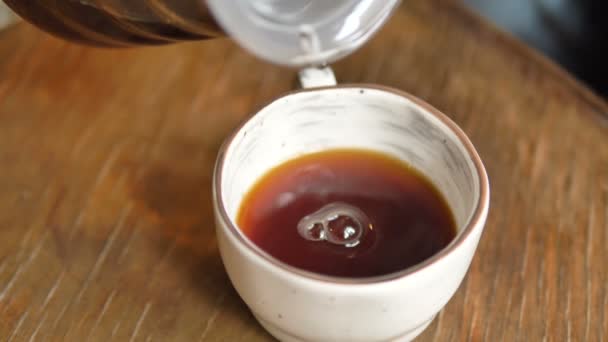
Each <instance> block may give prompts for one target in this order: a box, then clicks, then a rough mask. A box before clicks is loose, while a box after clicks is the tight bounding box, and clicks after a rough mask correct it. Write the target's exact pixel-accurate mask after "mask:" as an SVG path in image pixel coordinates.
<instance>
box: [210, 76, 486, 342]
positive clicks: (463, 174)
mask: <svg viewBox="0 0 608 342" xmlns="http://www.w3.org/2000/svg"><path fill="white" fill-rule="evenodd" d="M336 148H359V149H367V150H373V151H376V152H381V153H383V154H387V155H390V156H393V157H396V158H398V159H400V160H402V161H405V162H406V163H407V164H409V165H411V166H412V167H414V168H415V169H417V170H418V171H420V172H421V173H422V174H424V175H425V176H426V177H427V178H428V179H429V180H430V181H431V182H432V183H433V184H434V185H435V187H436V188H437V189H438V190H439V191H440V192H441V194H442V195H443V197H444V198H445V199H446V201H447V204H448V205H449V207H450V209H451V211H452V213H453V215H454V219H455V221H456V227H457V235H456V237H455V238H454V240H453V241H452V242H451V243H450V244H449V245H448V246H447V247H446V248H444V249H443V250H442V251H440V252H438V253H437V254H435V255H434V256H432V257H431V258H429V259H427V260H426V261H424V262H422V263H420V264H418V265H416V266H413V267H411V268H408V269H405V270H402V271H399V272H396V273H391V274H387V275H383V276H378V277H371V278H356V279H355V278H352V279H351V278H338V277H331V276H326V275H321V274H316V273H311V272H308V271H304V270H300V269H297V268H295V267H292V266H290V265H287V264H285V263H283V262H281V261H279V260H276V259H274V258H273V257H271V256H270V255H268V254H267V253H265V252H264V251H263V250H261V249H259V248H258V247H257V246H255V245H254V244H253V243H252V242H251V241H250V240H249V239H248V238H247V237H246V236H245V235H244V234H243V233H242V232H240V231H239V229H238V227H237V224H236V218H237V213H238V210H239V207H240V205H241V201H242V200H243V198H244V196H245V195H246V193H247V192H248V191H249V189H250V188H251V187H252V186H253V185H254V183H255V182H256V181H257V180H258V179H260V178H261V177H262V176H263V175H264V174H265V173H266V172H268V171H269V170H270V169H272V168H273V167H276V166H278V165H280V164H282V163H283V162H285V161H287V160H290V159H293V158H296V157H298V156H301V155H304V154H308V153H313V152H319V151H323V150H329V149H336ZM488 198H489V189H488V180H487V176H486V174H485V170H484V168H483V165H482V163H481V160H480V159H479V157H478V155H477V153H476V152H475V150H474V148H473V146H472V144H471V143H470V142H469V140H468V139H467V137H466V136H465V135H464V133H463V132H462V131H461V130H460V129H459V128H458V127H457V126H456V125H455V124H454V123H453V122H452V121H451V120H449V119H448V118H447V117H446V116H444V115H443V114H441V113H439V112H438V111H436V110H435V109H433V108H432V107H430V106H429V105H427V104H425V103H423V102H422V101H420V100H417V99H415V98H414V97H412V96H410V95H408V94H405V93H402V92H399V91H397V90H392V89H390V88H383V87H374V86H348V85H347V86H338V87H330V88H319V89H310V90H302V91H299V92H295V93H292V94H289V95H286V96H283V97H281V98H279V99H277V100H275V101H274V102H272V103H271V104H269V105H268V106H266V107H264V108H263V109H262V110H260V111H259V112H258V113H257V114H256V115H255V116H253V117H251V118H250V119H249V120H248V121H247V122H246V123H245V124H244V125H243V126H242V127H241V128H240V129H239V130H238V131H237V132H236V133H235V134H234V135H233V136H232V137H231V138H230V139H229V140H228V141H227V142H226V144H225V145H224V147H223V148H222V151H221V152H220V156H219V159H218V164H217V166H216V174H215V182H214V202H215V206H216V218H217V234H218V240H219V245H220V252H221V255H222V259H223V261H224V265H225V267H226V270H227V272H228V275H229V276H230V279H231V281H232V283H233V285H234V286H235V288H236V290H237V292H238V293H239V295H240V296H241V297H242V298H243V300H244V301H245V302H246V303H247V305H248V306H249V307H250V309H251V310H252V311H253V313H254V315H255V316H256V318H257V319H258V320H259V321H260V322H261V323H262V324H263V325H264V326H265V327H266V328H267V330H269V331H270V332H271V333H272V334H273V335H275V337H279V338H280V339H282V340H293V341H298V340H326V341H330V340H335V341H339V340H351V341H357V340H361V341H363V340H367V341H368V340H389V339H391V340H395V339H400V340H409V339H411V338H413V337H415V336H416V335H418V334H419V333H420V332H421V331H422V330H423V329H424V328H425V327H426V326H427V325H428V324H429V323H430V321H431V320H432V319H433V317H434V316H435V315H436V313H437V312H438V311H439V310H440V309H441V308H442V307H443V306H444V305H445V304H446V303H447V301H448V300H449V298H450V297H451V296H452V295H453V293H454V292H455V291H456V289H457V288H458V286H459V284H460V282H461V281H462V278H463V277H464V275H465V274H466V271H467V269H468V267H469V264H470V261H471V258H472V256H473V253H474V251H475V249H476V246H477V243H478V241H479V237H480V235H481V232H482V230H483V225H484V223H485V217H486V215H487V209H488ZM294 291H295V292H294ZM425 296H429V297H427V298H424V297H425ZM327 297H331V298H334V300H335V298H342V301H334V302H333V304H332V303H329V304H328V303H326V302H325V301H324V300H325V299H327ZM395 305H400V307H395V308H394V309H393V310H390V309H388V308H391V307H393V306H395ZM357 308H361V309H363V310H364V311H365V312H363V313H362V312H358V311H356V310H357ZM376 308H378V310H377V312H376ZM332 315H333V316H332ZM340 315H342V316H340ZM278 317H280V319H278ZM302 322H304V323H302ZM358 322H360V323H361V324H360V323H358ZM358 325H360V327H359V326H358Z"/></svg>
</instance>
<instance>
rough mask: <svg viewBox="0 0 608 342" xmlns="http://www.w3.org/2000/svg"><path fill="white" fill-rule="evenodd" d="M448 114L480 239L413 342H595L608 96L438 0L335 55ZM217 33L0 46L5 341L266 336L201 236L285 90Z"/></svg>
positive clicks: (600, 302)
mask: <svg viewBox="0 0 608 342" xmlns="http://www.w3.org/2000/svg"><path fill="white" fill-rule="evenodd" d="M335 71H336V74H337V76H338V78H339V79H340V81H342V82H373V83H379V84H385V85H389V86H392V87H396V88H400V89H404V90H406V91H409V92H411V93H413V94H415V95H417V96H419V97H421V98H423V99H425V100H427V101H428V102H430V103H431V104H433V105H435V106H436V107H438V108H439V109H440V110H442V111H444V112H445V113H447V114H448V115H449V116H451V117H452V118H453V119H454V120H455V121H456V122H457V123H459V124H460V125H461V126H462V127H463V129H464V130H465V131H466V132H467V134H469V136H470V137H471V139H472V141H473V142H474V144H475V145H476V146H477V148H478V150H479V152H480V154H481V156H482V158H483V160H484V162H485V165H486V167H487V169H488V172H489V175H490V179H491V184H492V200H491V210H490V216H489V219H488V223H487V229H486V231H485V234H484V236H483V237H482V241H481V243H480V246H479V249H478V252H477V254H476V257H475V259H474V260H473V263H472V265H471V269H470V271H469V274H468V276H467V278H466V279H465V281H464V283H463V284H462V286H461V287H460V289H459V291H458V292H457V294H456V295H455V297H454V298H453V299H452V300H451V302H450V303H449V304H448V306H447V307H446V309H445V310H444V311H443V312H442V313H441V314H440V315H439V317H438V319H436V320H435V322H434V323H433V324H432V325H431V326H430V328H429V329H428V330H427V331H426V332H424V334H423V335H422V336H421V338H420V340H421V341H432V340H435V341H465V340H472V341H503V340H504V341H542V340H546V341H564V340H572V341H602V339H604V340H607V341H608V266H607V263H608V127H607V125H606V120H605V119H606V116H603V115H606V113H608V105H607V104H606V102H604V101H603V100H601V99H600V98H598V97H596V96H595V95H593V94H592V93H591V92H590V91H588V90H586V89H585V88H584V87H582V86H581V85H580V84H578V83H577V82H576V81H574V80H573V79H572V78H571V77H569V76H568V75H566V74H565V73H564V72H563V71H561V70H560V69H559V68H557V67H556V66H555V65H553V64H551V63H550V62H549V61H547V60H546V59H544V58H542V57H540V56H539V55H537V54H535V53H533V52H532V51H530V50H528V49H527V48H525V47H523V46H522V45H521V44H519V43H517V42H515V41H514V40H512V39H511V38H509V37H507V36H505V35H504V34H502V33H500V32H497V31H496V30H495V29H494V28H492V27H491V26H490V25H489V24H488V23H486V22H483V21H482V20H480V19H479V18H477V17H475V16H473V15H471V14H470V13H469V12H468V11H467V10H465V9H463V8H462V6H461V5H459V4H457V3H456V2H454V1H450V0H409V1H405V2H404V6H403V8H402V9H401V10H399V11H398V13H396V15H395V17H394V18H393V19H392V21H391V22H390V23H389V24H388V25H387V26H386V28H385V29H383V31H382V32H381V33H380V34H379V35H378V36H377V37H376V38H374V40H373V41H372V42H370V43H369V44H368V45H366V46H365V48H363V49H362V50H361V51H359V52H357V53H356V54H354V55H353V56H351V57H349V58H347V59H345V60H344V61H342V62H340V63H337V64H336V66H335ZM294 81H295V75H294V73H293V72H292V71H289V70H285V69H281V68H278V67H274V66H271V65H268V64H266V63H263V62H261V61H259V60H256V59H254V58H252V57H250V56H248V55H247V54H245V53H243V52H242V51H241V50H240V49H239V48H237V47H236V46H235V45H234V44H232V43H230V42H228V41H210V42H203V43H193V44H182V45H174V46H167V47H160V48H142V49H130V50H97V49H93V48H86V47H82V46H76V45H72V44H70V43H66V42H62V41H59V40H57V39H54V38H51V37H50V36H48V35H45V34H42V33H40V32H38V31H36V30H34V29H33V28H31V27H29V26H27V25H21V26H19V27H17V28H15V29H13V30H11V31H9V32H5V33H2V34H1V37H0V163H1V164H0V340H3V341H5V340H8V341H24V340H25V341H28V340H29V341H32V340H38V341H85V340H89V339H90V340H95V341H108V340H110V339H112V340H116V341H198V340H202V341H219V340H223V341H266V340H269V339H270V337H269V335H267V334H266V333H265V332H264V331H263V330H262V328H260V326H259V325H257V324H256V322H255V321H254V319H253V318H252V316H251V315H250V313H249V312H248V310H247V308H246V307H245V305H244V304H243V303H242V302H241V300H240V299H239V297H238V296H237V294H236V293H235V291H234V290H233V289H232V287H231V286H230V283H229V281H228V278H227V276H226V274H225V273H224V270H223V268H222V264H221V261H220V258H219V256H218V251H217V244H216V240H215V236H214V232H213V220H212V212H211V204H210V182H211V176H212V166H213V162H214V159H215V154H216V151H217V149H218V146H219V145H220V143H221V141H222V140H223V139H224V137H226V135H227V134H228V133H229V132H230V131H231V130H232V129H233V128H234V127H235V125H237V124H238V123H239V122H240V121H241V120H243V118H244V117H246V116H247V115H248V114H249V113H251V112H252V111H254V110H255V109H256V108H259V106H261V105H262V104H264V103H265V102H267V101H269V100H270V99H272V98H275V97H277V96H278V95H280V94H281V93H283V92H285V91H287V90H289V89H291V88H292V87H293V86H294Z"/></svg>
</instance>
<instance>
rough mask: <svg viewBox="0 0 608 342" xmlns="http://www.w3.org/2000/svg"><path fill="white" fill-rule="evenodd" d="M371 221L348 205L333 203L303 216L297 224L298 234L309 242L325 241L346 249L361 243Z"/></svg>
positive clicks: (358, 210) (355, 208) (361, 212)
mask: <svg viewBox="0 0 608 342" xmlns="http://www.w3.org/2000/svg"><path fill="white" fill-rule="evenodd" d="M369 229H371V221H370V219H369V218H368V217H367V215H365V213H364V212H363V211H362V210H361V209H359V208H357V207H355V206H352V205H350V204H347V203H343V202H333V203H330V204H327V205H325V206H323V207H322V208H321V209H319V210H317V211H315V212H313V213H311V214H308V215H306V216H304V217H303V218H302V219H301V220H300V222H298V233H299V234H300V236H302V237H303V238H304V239H306V240H309V241H326V242H329V243H332V244H335V245H341V246H344V247H347V248H351V247H355V246H357V245H359V243H361V240H362V239H363V238H364V235H365V233H366V230H369Z"/></svg>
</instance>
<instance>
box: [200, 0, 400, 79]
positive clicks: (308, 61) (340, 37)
mask: <svg viewBox="0 0 608 342" xmlns="http://www.w3.org/2000/svg"><path fill="white" fill-rule="evenodd" d="M398 3H399V0H208V1H207V4H208V6H209V9H210V10H211V11H212V13H213V15H214V17H215V18H216V20H217V21H218V23H219V24H220V26H222V28H223V29H224V30H225V31H226V32H227V33H228V34H229V35H230V36H231V37H232V38H233V39H234V40H235V41H236V42H237V43H239V44H240V45H241V46H243V47H244V48H245V49H247V50H249V51H250V52H251V53H253V54H254V55H256V56H258V57H260V58H262V59H265V60H268V61H270V62H272V63H275V64H280V65H286V66H291V67H299V68H301V67H307V66H319V65H323V64H326V63H331V62H333V61H335V60H337V59H339V58H341V57H344V56H345V55H347V54H349V53H351V52H353V51H354V50H355V49H357V48H358V47H359V46H361V45H362V44H363V43H365V42H366V41H367V40H368V39H369V38H370V37H371V36H372V35H373V34H374V33H375V32H376V31H377V30H378V29H379V28H380V27H381V26H382V24H384V22H385V21H386V20H387V18H388V17H389V16H390V14H391V13H392V10H393V9H394V8H395V7H396V5H397V4H398Z"/></svg>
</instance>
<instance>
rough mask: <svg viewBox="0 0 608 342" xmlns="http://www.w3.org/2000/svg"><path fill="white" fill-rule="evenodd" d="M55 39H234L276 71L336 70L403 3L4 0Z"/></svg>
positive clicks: (110, 43)
mask: <svg viewBox="0 0 608 342" xmlns="http://www.w3.org/2000/svg"><path fill="white" fill-rule="evenodd" d="M4 1H5V2H6V4H8V5H9V6H10V7H11V8H12V9H13V10H14V11H15V12H16V13H18V14H19V15H20V16H21V17H23V18H24V19H25V20H27V21H29V22H31V23H32V24H34V25H36V26H38V27H39V28H41V29H43V30H45V31H47V32H49V33H52V34H54V35H56V36H59V37H62V38H65V39H69V40H72V41H75V42H79V43H84V44H92V45H96V46H105V47H127V46H137V45H155V44H167V43H173V42H179V41H188V40H201V39H209V38H214V37H218V36H223V35H228V36H230V37H231V38H233V39H234V40H235V41H236V42H237V43H239V44H240V45H241V46H243V47H244V48H245V49H247V50H249V51H250V52H251V53H253V54H255V55H257V56H258V57H261V58H263V59H266V60H268V61H270V62H272V63H275V64H282V65H288V66H294V67H305V66H311V65H320V64H325V63H330V62H332V61H334V60H336V59H339V58H340V57H343V56H344V55H347V54H348V53H350V52H352V51H354V50H355V49H356V48H357V47H359V46H360V45H361V44H363V43H364V42H365V41H367V40H368V39H369V37H370V36H371V35H372V34H373V33H374V32H376V31H377V30H378V28H379V27H381V26H382V24H383V23H384V22H385V21H386V19H387V18H388V16H389V15H390V13H391V12H392V10H393V9H394V8H395V7H396V5H397V3H399V0H332V1H328V0H208V1H205V0H4Z"/></svg>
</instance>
